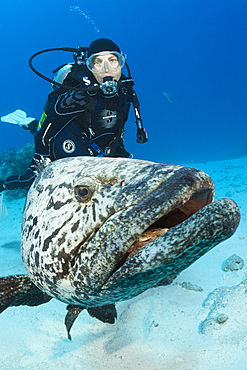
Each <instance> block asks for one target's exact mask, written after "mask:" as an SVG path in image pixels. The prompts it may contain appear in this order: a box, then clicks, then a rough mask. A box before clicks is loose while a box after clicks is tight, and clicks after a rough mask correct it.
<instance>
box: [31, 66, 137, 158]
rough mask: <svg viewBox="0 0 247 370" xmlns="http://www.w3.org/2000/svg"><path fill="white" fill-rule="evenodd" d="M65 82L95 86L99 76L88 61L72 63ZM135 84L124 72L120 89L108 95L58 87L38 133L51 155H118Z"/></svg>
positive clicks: (54, 156)
mask: <svg viewBox="0 0 247 370" xmlns="http://www.w3.org/2000/svg"><path fill="white" fill-rule="evenodd" d="M63 68H64V67H63ZM62 83H64V84H66V85H69V86H73V87H78V86H81V87H85V88H87V87H91V86H94V84H95V83H96V80H95V78H94V76H93V74H92V73H91V72H90V71H89V70H88V69H87V68H86V67H85V66H84V65H81V66H78V65H72V66H71V68H68V73H67V74H66V76H65V78H64V80H63V82H62ZM132 86H133V81H130V80H127V79H126V77H125V76H124V75H122V76H121V78H120V84H119V86H118V88H117V90H116V91H115V92H113V93H112V94H107V95H105V94H104V93H103V91H102V90H98V91H95V92H92V91H90V90H88V91H72V90H69V91H67V90H66V91H64V90H63V88H62V87H59V88H54V89H53V91H52V92H51V93H50V94H49V98H48V100H49V102H50V104H49V103H48V106H49V108H48V111H47V112H45V114H44V115H43V118H45V119H43V122H41V123H40V130H39V132H38V134H37V138H39V140H40V142H41V143H42V145H44V146H48V147H49V156H50V157H51V159H52V160H55V159H59V158H64V157H70V156H90V155H91V156H114V155H115V152H116V149H117V147H118V146H119V145H121V143H122V136H123V133H124V124H125V122H126V120H127V118H128V114H129V109H130V105H131V103H132V99H133V97H132V95H133V88H132ZM36 142H37V140H36Z"/></svg>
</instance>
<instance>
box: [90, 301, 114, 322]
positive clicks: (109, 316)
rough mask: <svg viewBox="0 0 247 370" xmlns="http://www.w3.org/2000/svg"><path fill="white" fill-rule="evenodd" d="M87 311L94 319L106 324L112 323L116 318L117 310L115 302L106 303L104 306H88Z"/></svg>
mask: <svg viewBox="0 0 247 370" xmlns="http://www.w3.org/2000/svg"><path fill="white" fill-rule="evenodd" d="M87 311H88V313H89V315H90V316H92V317H95V318H96V319H98V320H100V321H102V322H107V323H108V324H114V322H115V319H116V318H117V310H116V307H115V304H106V305H105V306H98V307H89V308H87Z"/></svg>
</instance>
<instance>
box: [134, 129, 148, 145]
mask: <svg viewBox="0 0 247 370" xmlns="http://www.w3.org/2000/svg"><path fill="white" fill-rule="evenodd" d="M136 135H137V139H136V141H137V142H138V143H139V144H143V143H146V142H147V141H148V135H147V133H146V131H145V128H138V129H137V134H136Z"/></svg>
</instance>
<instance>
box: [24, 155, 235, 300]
mask: <svg viewBox="0 0 247 370" xmlns="http://www.w3.org/2000/svg"><path fill="white" fill-rule="evenodd" d="M78 189H82V197H81V198H80V197H79V198H78V197H76V195H78ZM85 189H86V190H85ZM213 197H214V184H213V181H212V180H211V178H210V177H209V176H208V175H207V174H205V173H204V172H202V171H199V170H196V169H193V168H186V167H180V166H173V165H163V164H155V163H151V162H147V161H139V160H133V159H123V158H88V157H81V158H80V157H77V158H67V159H61V160H58V161H55V162H53V163H51V164H49V165H48V167H46V168H45V169H44V170H43V171H42V172H41V173H40V175H39V176H38V178H37V179H36V181H35V182H34V184H33V186H32V187H31V189H30V191H29V193H28V197H27V201H26V206H25V210H24V216H23V225H22V227H23V230H22V258H23V262H24V265H25V267H26V270H27V272H28V275H29V277H30V278H31V280H32V281H33V282H34V284H35V285H36V286H37V287H38V288H39V289H41V290H42V291H43V292H45V293H47V294H48V295H49V296H52V297H55V298H57V299H59V300H61V301H63V302H65V303H69V304H72V305H76V306H82V307H96V306H103V305H106V304H111V303H114V302H117V301H121V300H126V299H129V298H132V297H134V296H136V295H138V294H140V293H142V292H143V291H145V290H146V289H149V288H152V287H153V286H157V285H159V284H160V283H162V281H164V280H166V279H170V278H173V277H175V276H176V275H178V274H179V273H180V272H181V271H182V270H184V269H185V268H187V267H188V266H189V265H191V264H192V263H193V262H194V261H196V260H197V259H198V258H199V257H201V256H202V255H203V254H204V253H206V252H207V251H209V250H210V249H211V248H213V247H214V246H215V245H217V244H219V243H220V242H222V241H223V240H225V239H227V238H229V237H230V236H231V235H232V234H233V233H234V232H235V230H236V228H237V226H238V224H239V217H240V216H239V210H238V207H237V205H236V204H235V202H234V201H232V200H230V199H220V200H218V201H216V202H213V203H211V202H212V201H213ZM210 203H211V204H210ZM202 207H204V208H202ZM195 212H196V213H195ZM190 216H191V217H190ZM154 223H155V225H154V226H155V227H167V228H170V230H169V231H167V232H166V233H165V234H164V235H162V236H160V237H158V238H157V239H156V240H154V241H152V242H151V243H150V244H148V245H146V246H145V247H144V248H143V249H141V250H139V251H138V252H137V253H136V254H135V255H134V256H133V257H131V258H130V259H128V249H129V248H130V247H131V245H132V244H133V243H134V242H135V240H136V239H138V238H139V237H140V235H141V234H142V233H143V232H144V231H145V230H146V229H147V228H149V227H150V226H151V225H153V224H154Z"/></svg>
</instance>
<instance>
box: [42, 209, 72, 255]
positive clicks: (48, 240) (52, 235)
mask: <svg viewBox="0 0 247 370" xmlns="http://www.w3.org/2000/svg"><path fill="white" fill-rule="evenodd" d="M72 218H73V215H71V216H70V218H69V219H68V220H66V221H64V223H63V224H62V226H61V227H59V228H57V229H56V230H55V231H53V233H52V234H51V235H50V236H49V237H48V238H46V239H45V240H44V244H43V248H42V251H43V252H46V251H47V250H48V249H49V244H50V242H51V241H52V239H53V238H54V237H55V236H57V235H58V233H59V231H60V230H61V229H62V228H63V227H64V226H65V225H66V223H67V222H69V221H71V220H72Z"/></svg>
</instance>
